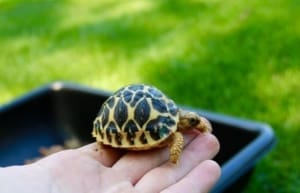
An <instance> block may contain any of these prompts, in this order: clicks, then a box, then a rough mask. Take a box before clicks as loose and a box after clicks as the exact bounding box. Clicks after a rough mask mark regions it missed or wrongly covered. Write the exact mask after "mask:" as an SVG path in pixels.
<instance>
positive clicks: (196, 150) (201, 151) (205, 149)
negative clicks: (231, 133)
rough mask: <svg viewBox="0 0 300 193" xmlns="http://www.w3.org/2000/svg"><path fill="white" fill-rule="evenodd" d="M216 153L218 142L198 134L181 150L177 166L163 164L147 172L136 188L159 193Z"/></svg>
mask: <svg viewBox="0 0 300 193" xmlns="http://www.w3.org/2000/svg"><path fill="white" fill-rule="evenodd" d="M218 151H219V142H218V140H217V139H216V137H215V136H214V135H212V134H200V135H198V136H197V137H196V138H195V139H194V140H193V141H192V142H191V143H190V144H189V145H188V146H187V147H186V148H185V149H184V150H183V153H182V155H181V159H180V161H179V163H178V164H177V165H172V164H170V163H165V164H163V165H161V166H160V167H157V168H155V169H153V170H151V171H149V172H148V173H147V174H146V175H145V176H143V177H142V178H141V179H140V181H139V182H138V183H137V184H136V188H137V190H140V191H142V192H145V193H147V192H160V191H161V190H163V189H165V188H166V187H168V186H170V185H172V184H175V183H176V182H178V181H179V180H180V179H181V178H182V177H183V176H185V175H186V174H187V173H189V172H190V171H191V170H192V169H193V168H195V167H196V166H197V165H198V164H199V163H201V162H202V161H204V160H207V159H211V158H213V157H214V156H215V155H216V153H217V152H218ZM153 184H155V186H153Z"/></svg>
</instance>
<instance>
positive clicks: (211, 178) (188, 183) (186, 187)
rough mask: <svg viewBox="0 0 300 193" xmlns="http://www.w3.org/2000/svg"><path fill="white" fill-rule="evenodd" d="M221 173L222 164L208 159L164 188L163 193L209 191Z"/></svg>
mask: <svg viewBox="0 0 300 193" xmlns="http://www.w3.org/2000/svg"><path fill="white" fill-rule="evenodd" d="M220 175H221V168H220V166H219V165H218V164H217V163H216V162H215V161H212V160H206V161H203V162H202V163H201V164H199V165H198V166H197V167H196V168H194V169H193V170H192V171H191V172H190V173H188V174H187V176H185V177H184V178H183V179H181V180H180V181H179V182H177V183H176V184H174V185H172V186H170V187H168V188H166V189H165V190H163V191H162V193H181V192H189V193H207V192H209V190H211V189H212V187H213V186H214V184H215V183H216V182H217V180H218V179H219V177H220Z"/></svg>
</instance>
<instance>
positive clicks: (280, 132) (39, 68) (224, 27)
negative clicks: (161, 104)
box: [0, 0, 300, 193]
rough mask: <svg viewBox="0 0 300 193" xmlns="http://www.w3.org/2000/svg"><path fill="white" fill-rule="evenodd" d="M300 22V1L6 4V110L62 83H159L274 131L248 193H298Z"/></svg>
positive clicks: (1, 33) (1, 5)
mask: <svg viewBox="0 0 300 193" xmlns="http://www.w3.org/2000/svg"><path fill="white" fill-rule="evenodd" d="M100 2H101V3H100ZM299 19H300V1H299V0H287V1H286V0H275V1H260V0H253V1H234V0H229V1H218V0H203V1H196V0H194V1H150V0H149V1H146V0H141V1H138V0H136V1H129V0H128V1H122V2H121V3H120V1H113V0H111V1H108V0H107V1H96V0H93V1H92V0H91V1H85V2H82V1H79V0H64V1H62V0H44V1H38V0H32V1H25V0H24V1H23V0H0V45H1V52H0V93H1V95H0V103H1V104H3V103H6V102H9V101H10V100H12V99H13V98H15V97H17V96H20V95H22V94H23V93H26V92H28V91H29V90H31V89H33V88H35V87H38V86H40V85H42V84H45V83H49V82H51V81H54V80H68V81H73V82H77V83H81V84H84V85H88V86H92V87H96V88H102V89H107V90H115V89H117V88H119V87H120V86H123V85H124V84H129V83H132V82H145V83H150V84H154V85H156V86H157V87H159V88H160V89H161V90H163V91H164V92H165V93H167V94H168V95H169V96H171V97H172V98H173V99H174V100H175V101H177V103H179V104H184V105H191V106H195V107H200V108H204V109H207V110H210V111H215V112H220V113H225V114H229V115H233V116H237V117H244V118H248V119H254V120H259V121H264V122H267V123H270V124H271V125H272V126H273V127H274V129H275V132H276V135H277V137H278V144H277V146H276V148H275V149H274V151H272V153H270V154H269V155H268V156H267V157H265V158H264V159H263V160H262V161H261V162H259V164H258V166H257V168H256V170H255V173H254V175H253V177H252V178H251V182H250V184H249V185H248V187H247V190H246V191H245V192H246V193H252V192H253V193H254V192H276V193H277V192H283V193H285V192H295V193H296V192H298V191H299V187H300V173H299V171H300V165H299V163H300V157H299V155H298V154H299V150H298V147H300V140H299V136H300V113H299V112H300V23H299Z"/></svg>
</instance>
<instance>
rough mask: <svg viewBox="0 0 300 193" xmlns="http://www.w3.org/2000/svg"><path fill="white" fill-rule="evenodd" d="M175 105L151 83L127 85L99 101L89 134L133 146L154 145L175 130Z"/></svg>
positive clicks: (102, 140) (121, 145) (106, 141)
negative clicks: (100, 103)
mask: <svg viewBox="0 0 300 193" xmlns="http://www.w3.org/2000/svg"><path fill="white" fill-rule="evenodd" d="M178 120H179V108H178V107H177V105H176V104H175V103H174V102H173V101H172V100H171V99H169V98H168V97H167V96H165V95H164V94H163V93H162V92H161V91H159V90H158V89H157V88H155V87H153V86H148V85H144V84H135V85H129V86H126V87H123V88H121V89H120V90H118V91H116V92H115V93H114V94H113V95H112V96H110V97H109V98H108V99H107V100H106V101H105V102H104V103H103V104H102V107H101V109H100V111H99V113H98V116H97V117H96V119H95V121H94V127H93V133H92V134H93V136H94V137H95V138H96V140H97V141H98V142H100V143H102V144H105V145H110V146H112V147H117V148H127V149H133V150H139V149H150V148H152V147H158V146H159V145H160V144H161V143H163V142H164V141H165V140H166V139H167V138H168V137H169V136H170V135H171V134H172V133H174V132H175V131H176V130H177V123H178Z"/></svg>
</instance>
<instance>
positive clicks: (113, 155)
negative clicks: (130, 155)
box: [78, 143, 124, 167]
mask: <svg viewBox="0 0 300 193" xmlns="http://www.w3.org/2000/svg"><path fill="white" fill-rule="evenodd" d="M78 150H79V151H82V152H84V153H87V154H88V155H89V156H91V157H92V158H94V159H95V160H97V161H99V162H100V163H101V164H102V165H104V166H106V167H111V166H112V165H113V164H114V163H115V162H116V161H117V160H118V159H119V158H120V157H121V156H122V155H123V154H124V152H123V151H121V150H119V149H114V148H110V147H105V146H102V145H99V144H97V143H91V144H89V145H86V146H83V147H81V148H79V149H78Z"/></svg>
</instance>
